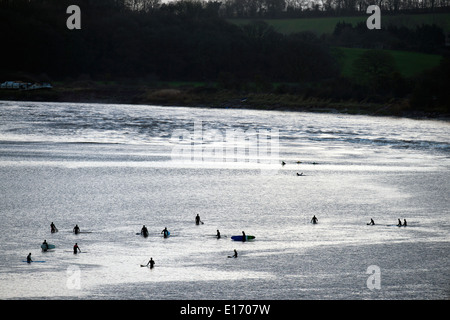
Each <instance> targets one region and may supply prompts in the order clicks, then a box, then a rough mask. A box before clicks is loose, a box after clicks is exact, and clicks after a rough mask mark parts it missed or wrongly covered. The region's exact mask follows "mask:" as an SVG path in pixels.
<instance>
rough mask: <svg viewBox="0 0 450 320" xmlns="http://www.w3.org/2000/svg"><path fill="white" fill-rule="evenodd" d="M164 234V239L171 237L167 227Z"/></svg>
mask: <svg viewBox="0 0 450 320" xmlns="http://www.w3.org/2000/svg"><path fill="white" fill-rule="evenodd" d="M161 233H162V234H164V238H167V237H168V236H169V231H168V230H167V227H165V228H164V230H163V231H161Z"/></svg>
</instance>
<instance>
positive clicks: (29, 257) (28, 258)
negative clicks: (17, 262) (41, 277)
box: [27, 252, 33, 263]
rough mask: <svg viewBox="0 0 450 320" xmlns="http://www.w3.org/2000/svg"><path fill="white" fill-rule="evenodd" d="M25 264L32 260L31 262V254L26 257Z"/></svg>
mask: <svg viewBox="0 0 450 320" xmlns="http://www.w3.org/2000/svg"><path fill="white" fill-rule="evenodd" d="M27 262H28V263H31V262H33V260H31V252H30V253H29V254H28V255H27Z"/></svg>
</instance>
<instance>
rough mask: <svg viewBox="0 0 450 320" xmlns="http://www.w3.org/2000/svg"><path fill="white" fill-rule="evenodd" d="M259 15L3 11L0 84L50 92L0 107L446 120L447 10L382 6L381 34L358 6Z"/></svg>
mask: <svg viewBox="0 0 450 320" xmlns="http://www.w3.org/2000/svg"><path fill="white" fill-rule="evenodd" d="M314 1H315V0H311V3H316V4H317V2H314ZM256 3H257V2H256V1H255V0H249V1H246V2H245V6H244V7H241V5H243V3H242V1H237V0H228V1H225V2H223V3H222V2H217V1H206V0H176V1H170V2H167V3H166V2H162V1H159V0H155V1H154V2H149V1H144V0H136V1H128V0H102V1H88V0H80V1H79V6H80V7H81V9H80V10H81V16H82V18H81V21H82V22H81V24H80V29H70V28H69V27H68V26H67V21H69V20H71V19H72V16H69V15H68V14H65V12H66V10H67V8H68V6H69V5H71V4H72V2H71V1H69V0H14V1H12V0H5V1H0V28H1V29H2V30H8V32H3V33H1V34H0V43H2V45H3V47H4V48H5V50H4V53H5V54H6V57H4V58H3V59H0V83H4V82H17V83H28V84H32V83H35V84H39V83H48V84H50V85H51V87H52V88H51V89H50V88H49V89H37V90H21V89H8V87H7V86H4V87H2V88H0V100H21V101H27V100H30V101H48V102H85V103H120V104H150V105H152V104H153V105H162V106H190V107H210V108H245V109H261V110H291V111H310V112H336V113H337V112H339V113H348V114H365V115H378V116H400V117H414V118H440V119H444V118H446V119H447V118H450V90H448V85H449V83H450V24H449V23H448V18H449V17H450V6H449V5H448V4H447V3H441V2H439V5H437V3H436V5H435V4H434V3H433V4H431V3H430V4H429V5H430V6H431V7H428V6H427V7H426V8H425V7H421V6H418V5H419V3H418V2H417V3H416V2H414V3H409V2H407V1H400V2H399V4H401V6H400V7H398V8H390V7H389V6H387V7H386V6H383V7H382V10H383V18H382V19H383V22H382V28H381V29H369V28H368V27H367V25H366V23H365V21H366V19H367V18H368V15H367V14H365V11H366V10H365V6H366V4H362V3H361V4H358V6H357V5H356V3H354V2H353V3H350V2H349V4H348V5H349V6H350V7H348V8H347V7H346V8H342V7H340V6H341V5H342V2H339V1H331V2H330V4H332V5H331V6H330V7H326V8H325V7H324V8H322V9H320V7H316V9H314V10H310V9H305V8H301V7H298V6H297V5H294V3H291V2H289V3H290V5H289V6H288V8H287V9H286V10H284V9H283V8H285V6H284V5H281V4H283V3H284V4H286V3H287V2H286V1H285V0H280V1H278V0H265V1H263V2H262V4H261V5H262V6H261V7H255V6H253V5H254V4H256ZM344 9H345V10H344ZM61 13H63V14H61ZM73 19H75V18H73ZM19 87H20V85H19ZM35 88H36V87H35Z"/></svg>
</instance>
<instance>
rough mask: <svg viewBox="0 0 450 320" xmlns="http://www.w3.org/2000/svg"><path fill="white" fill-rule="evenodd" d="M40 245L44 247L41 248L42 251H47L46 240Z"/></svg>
mask: <svg viewBox="0 0 450 320" xmlns="http://www.w3.org/2000/svg"><path fill="white" fill-rule="evenodd" d="M42 244H43V245H44V246H45V247H43V248H42V250H44V251H47V249H48V243H47V240H44V242H42Z"/></svg>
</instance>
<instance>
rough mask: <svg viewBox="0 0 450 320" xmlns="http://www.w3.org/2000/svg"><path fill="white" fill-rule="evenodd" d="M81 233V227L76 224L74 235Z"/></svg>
mask: <svg viewBox="0 0 450 320" xmlns="http://www.w3.org/2000/svg"><path fill="white" fill-rule="evenodd" d="M79 232H80V227H79V226H78V225H77V224H76V225H75V227H73V233H75V234H78V233H79Z"/></svg>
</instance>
